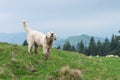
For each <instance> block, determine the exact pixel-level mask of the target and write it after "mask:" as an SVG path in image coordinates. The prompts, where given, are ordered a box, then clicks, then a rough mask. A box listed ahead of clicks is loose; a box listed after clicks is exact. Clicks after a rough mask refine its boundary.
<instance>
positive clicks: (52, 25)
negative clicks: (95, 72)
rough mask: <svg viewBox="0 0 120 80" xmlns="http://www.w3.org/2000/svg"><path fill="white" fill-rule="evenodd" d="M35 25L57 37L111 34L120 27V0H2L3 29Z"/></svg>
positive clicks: (0, 30) (0, 19) (0, 27)
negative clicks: (53, 33) (23, 23)
mask: <svg viewBox="0 0 120 80" xmlns="http://www.w3.org/2000/svg"><path fill="white" fill-rule="evenodd" d="M23 20H26V21H27V23H28V25H29V27H31V28H32V29H35V30H38V31H41V32H43V33H47V32H49V31H53V32H55V33H56V34H57V35H58V37H61V38H64V37H68V36H74V35H81V34H88V35H91V36H98V37H108V38H109V37H111V36H112V34H118V31H119V30H120V0H0V33H15V32H25V31H24V29H23V27H22V21H23ZM118 35H119V34H118Z"/></svg>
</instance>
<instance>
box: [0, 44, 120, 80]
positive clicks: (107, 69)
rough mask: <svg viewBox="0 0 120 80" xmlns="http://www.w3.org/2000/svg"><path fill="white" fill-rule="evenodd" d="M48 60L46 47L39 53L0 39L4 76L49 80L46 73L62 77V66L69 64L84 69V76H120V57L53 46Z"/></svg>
mask: <svg viewBox="0 0 120 80" xmlns="http://www.w3.org/2000/svg"><path fill="white" fill-rule="evenodd" d="M51 53H52V54H51V55H50V60H49V61H47V62H45V61H44V55H43V54H42V49H39V54H38V55H37V54H28V53H27V47H22V46H18V45H10V44H6V43H0V80H1V79H5V80H7V79H8V80H9V79H20V80H33V79H35V80H45V78H46V76H49V75H50V76H54V77H59V76H60V74H59V70H60V69H61V68H62V67H64V66H66V65H69V67H70V68H71V69H80V70H81V71H82V74H83V80H119V79H120V58H105V57H99V58H97V57H92V58H90V57H87V56H84V55H82V54H77V53H74V52H66V51H61V50H56V49H52V50H51Z"/></svg>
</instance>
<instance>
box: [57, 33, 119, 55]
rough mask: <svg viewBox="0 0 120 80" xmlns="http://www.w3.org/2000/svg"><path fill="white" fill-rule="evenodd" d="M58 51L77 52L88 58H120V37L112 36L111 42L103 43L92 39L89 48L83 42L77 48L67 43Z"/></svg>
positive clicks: (106, 40)
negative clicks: (114, 56)
mask: <svg viewBox="0 0 120 80" xmlns="http://www.w3.org/2000/svg"><path fill="white" fill-rule="evenodd" d="M119 33H120V31H119ZM57 49H62V50H65V51H75V52H78V53H82V54H85V55H88V56H90V55H91V56H97V55H99V56H106V55H118V56H120V36H116V35H112V38H111V40H109V39H108V38H105V40H104V42H101V41H100V40H98V42H95V40H94V37H91V39H90V42H89V45H88V46H84V44H83V41H80V42H79V43H77V46H73V45H71V43H70V42H69V41H66V42H65V43H64V45H63V46H62V47H61V46H60V45H59V46H58V47H57Z"/></svg>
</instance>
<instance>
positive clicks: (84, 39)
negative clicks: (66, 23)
mask: <svg viewBox="0 0 120 80" xmlns="http://www.w3.org/2000/svg"><path fill="white" fill-rule="evenodd" d="M91 37H92V36H89V35H85V34H82V35H80V36H71V37H68V38H67V39H66V41H70V43H71V44H72V45H77V43H78V42H81V41H82V42H83V43H84V45H85V46H88V45H89V42H90V38H91ZM94 39H95V42H97V41H98V40H100V41H101V42H103V41H104V38H100V37H94Z"/></svg>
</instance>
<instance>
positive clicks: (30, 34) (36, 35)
mask: <svg viewBox="0 0 120 80" xmlns="http://www.w3.org/2000/svg"><path fill="white" fill-rule="evenodd" d="M23 27H24V29H25V31H26V32H27V42H28V52H29V53H31V52H32V47H33V46H34V47H35V50H34V51H35V53H37V48H38V47H42V48H43V53H44V54H45V55H46V58H45V59H46V60H47V59H48V57H49V54H50V48H51V47H52V45H53V41H54V40H56V34H55V33H54V32H48V33H47V34H44V33H41V32H39V31H36V30H32V29H31V28H29V27H28V26H27V24H26V21H23Z"/></svg>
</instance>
